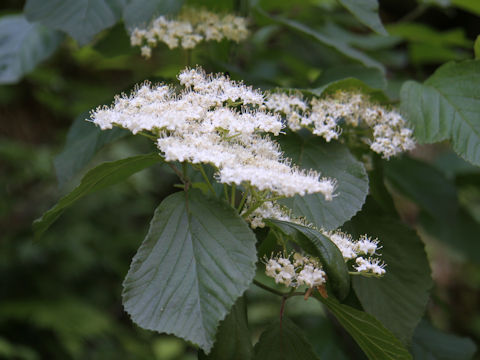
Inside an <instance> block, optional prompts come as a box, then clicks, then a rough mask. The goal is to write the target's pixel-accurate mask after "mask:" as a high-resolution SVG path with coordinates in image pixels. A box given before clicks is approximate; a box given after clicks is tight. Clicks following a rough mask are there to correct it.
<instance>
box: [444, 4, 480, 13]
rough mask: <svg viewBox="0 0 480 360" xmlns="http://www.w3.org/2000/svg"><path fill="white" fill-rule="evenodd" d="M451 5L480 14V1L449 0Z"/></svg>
mask: <svg viewBox="0 0 480 360" xmlns="http://www.w3.org/2000/svg"><path fill="white" fill-rule="evenodd" d="M450 1H451V2H452V4H453V5H455V6H457V7H459V8H461V9H464V10H467V11H470V12H471V13H472V14H475V15H479V16H480V2H478V1H472V0H450Z"/></svg>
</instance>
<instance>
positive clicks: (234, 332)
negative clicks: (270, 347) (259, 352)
mask: <svg viewBox="0 0 480 360" xmlns="http://www.w3.org/2000/svg"><path fill="white" fill-rule="evenodd" d="M250 338H251V334H250V330H249V329H248V322H247V308H246V305H245V299H244V298H243V297H241V298H239V299H238V300H237V302H236V303H235V305H233V307H232V310H231V311H230V314H228V315H227V317H226V318H225V320H223V321H222V322H221V323H220V326H219V328H218V331H217V338H216V340H215V344H214V346H213V349H212V352H211V353H210V354H209V355H205V353H204V352H203V351H201V350H200V352H199V356H198V359H199V360H249V359H251V358H252V356H253V346H252V342H251V340H250Z"/></svg>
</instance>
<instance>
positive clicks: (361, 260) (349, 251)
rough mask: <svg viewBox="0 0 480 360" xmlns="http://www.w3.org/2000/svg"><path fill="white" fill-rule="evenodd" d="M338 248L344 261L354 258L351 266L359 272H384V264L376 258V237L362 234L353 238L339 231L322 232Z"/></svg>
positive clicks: (380, 273) (379, 273) (379, 274)
mask: <svg viewBox="0 0 480 360" xmlns="http://www.w3.org/2000/svg"><path fill="white" fill-rule="evenodd" d="M323 234H324V235H325V236H327V237H328V238H329V239H330V240H332V241H333V242H334V243H335V245H337V247H338V248H339V249H340V251H341V253H342V255H343V258H344V260H345V261H349V260H355V265H353V268H354V269H355V270H357V271H358V272H360V273H371V274H374V275H377V276H381V275H384V274H385V269H384V268H385V264H384V263H382V262H381V261H380V259H378V258H376V257H375V256H378V254H377V250H378V249H380V248H379V246H378V239H371V238H370V237H369V236H367V235H362V236H360V238H359V239H358V240H356V241H355V240H354V239H353V238H352V236H351V235H350V234H346V233H344V232H341V231H333V232H323Z"/></svg>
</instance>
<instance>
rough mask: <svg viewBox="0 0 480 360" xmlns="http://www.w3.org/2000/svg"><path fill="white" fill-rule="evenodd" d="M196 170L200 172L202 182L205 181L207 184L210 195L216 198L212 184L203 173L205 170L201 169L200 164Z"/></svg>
mask: <svg viewBox="0 0 480 360" xmlns="http://www.w3.org/2000/svg"><path fill="white" fill-rule="evenodd" d="M197 169H198V170H200V173H201V174H202V177H203V180H205V182H206V183H207V186H208V188H209V189H210V191H211V192H212V194H213V195H215V196H216V195H217V193H216V192H215V189H214V188H213V186H212V183H211V182H210V180H209V179H208V176H207V173H206V172H205V169H204V168H203V166H202V164H200V165H199V166H198V167H197Z"/></svg>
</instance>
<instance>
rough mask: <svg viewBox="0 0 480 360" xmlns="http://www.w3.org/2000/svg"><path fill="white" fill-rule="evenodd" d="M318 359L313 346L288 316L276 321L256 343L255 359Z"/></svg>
mask: <svg viewBox="0 0 480 360" xmlns="http://www.w3.org/2000/svg"><path fill="white" fill-rule="evenodd" d="M291 359H295V360H315V359H317V360H318V357H317V355H316V354H315V352H314V351H313V349H312V346H311V345H310V344H309V343H308V342H307V340H306V339H305V336H304V335H303V334H302V329H300V328H299V327H298V326H297V325H295V323H293V322H292V321H291V320H289V319H288V318H286V317H283V319H282V322H281V323H280V322H279V321H275V322H274V323H273V324H271V325H270V326H269V327H268V328H267V329H266V330H265V331H264V332H263V333H262V335H261V336H260V340H259V341H258V343H257V344H256V345H255V357H254V360H291Z"/></svg>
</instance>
